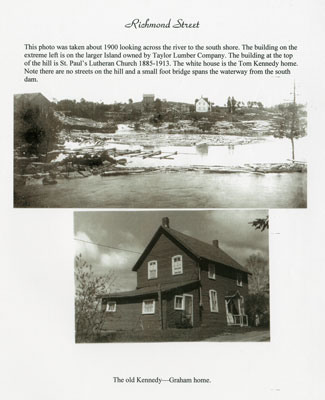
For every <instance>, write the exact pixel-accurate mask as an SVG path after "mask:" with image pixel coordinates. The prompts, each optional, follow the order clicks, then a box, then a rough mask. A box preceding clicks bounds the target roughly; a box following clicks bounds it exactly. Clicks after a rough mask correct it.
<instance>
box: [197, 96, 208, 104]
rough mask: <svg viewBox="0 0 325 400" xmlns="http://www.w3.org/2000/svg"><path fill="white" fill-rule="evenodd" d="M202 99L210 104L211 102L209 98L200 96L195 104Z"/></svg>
mask: <svg viewBox="0 0 325 400" xmlns="http://www.w3.org/2000/svg"><path fill="white" fill-rule="evenodd" d="M201 99H203V100H205V101H206V102H207V103H208V104H211V102H210V101H209V99H208V98H207V97H200V98H199V99H196V100H195V104H196V103H197V102H198V101H199V100H201Z"/></svg>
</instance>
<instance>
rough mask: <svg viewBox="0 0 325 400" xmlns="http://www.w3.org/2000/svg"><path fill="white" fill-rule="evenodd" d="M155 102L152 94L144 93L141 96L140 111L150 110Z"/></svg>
mask: <svg viewBox="0 0 325 400" xmlns="http://www.w3.org/2000/svg"><path fill="white" fill-rule="evenodd" d="M154 104H155V95H154V94H144V95H143V98H142V111H152V110H153V108H154Z"/></svg>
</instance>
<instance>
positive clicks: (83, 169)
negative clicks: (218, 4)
mask: <svg viewBox="0 0 325 400" xmlns="http://www.w3.org/2000/svg"><path fill="white" fill-rule="evenodd" d="M103 158H106V159H103ZM81 161H84V162H81ZM81 161H79V162H78V163H73V162H72V161H68V162H65V163H64V162H61V163H60V162H59V163H41V162H31V163H28V164H27V165H26V167H25V168H24V169H23V170H21V173H16V174H15V185H54V184H59V183H60V181H61V180H69V179H82V178H87V177H89V176H91V175H100V176H102V177H107V178H109V177H111V176H118V175H131V174H141V173H147V172H153V171H156V172H158V171H160V172H184V171H198V172H203V173H209V174H211V173H219V174H234V173H243V174H259V175H264V174H270V173H273V174H275V173H276V174H279V173H288V172H306V171H307V165H306V164H305V163H299V162H296V163H267V164H266V163H265V164H245V165H238V166H218V165H211V166H200V165H196V166H189V167H182V166H181V167H180V166H167V167H147V168H138V167H130V166H128V165H127V162H126V159H124V158H122V159H121V158H120V159H116V158H113V157H112V156H109V155H108V154H107V153H106V155H104V156H102V159H101V160H96V162H94V159H88V160H81ZM85 161H89V162H88V163H86V162H85Z"/></svg>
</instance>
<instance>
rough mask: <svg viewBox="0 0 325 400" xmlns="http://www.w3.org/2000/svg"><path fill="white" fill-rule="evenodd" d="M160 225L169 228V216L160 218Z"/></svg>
mask: <svg viewBox="0 0 325 400" xmlns="http://www.w3.org/2000/svg"><path fill="white" fill-rule="evenodd" d="M161 225H162V226H163V227H164V228H169V218H168V217H164V218H163V219H162V221H161Z"/></svg>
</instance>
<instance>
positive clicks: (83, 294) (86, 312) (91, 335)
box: [75, 254, 114, 343]
mask: <svg viewBox="0 0 325 400" xmlns="http://www.w3.org/2000/svg"><path fill="white" fill-rule="evenodd" d="M113 282H114V275H113V273H108V274H105V275H100V276H99V275H98V276H97V275H96V274H95V273H94V271H93V267H92V265H91V264H88V263H87V262H86V261H84V260H83V259H82V255H81V254H80V255H79V256H76V258H75V288H76V295H75V330H76V332H75V333H76V342H79V343H80V342H90V341H93V340H94V339H95V338H96V337H97V336H98V335H99V334H100V331H101V329H102V326H103V323H104V315H105V309H103V307H102V304H101V299H100V295H102V294H106V293H108V292H109V290H110V288H111V286H112V284H113Z"/></svg>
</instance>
